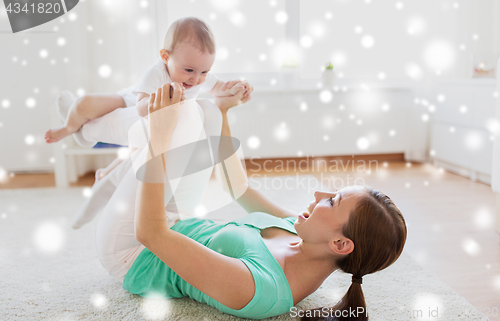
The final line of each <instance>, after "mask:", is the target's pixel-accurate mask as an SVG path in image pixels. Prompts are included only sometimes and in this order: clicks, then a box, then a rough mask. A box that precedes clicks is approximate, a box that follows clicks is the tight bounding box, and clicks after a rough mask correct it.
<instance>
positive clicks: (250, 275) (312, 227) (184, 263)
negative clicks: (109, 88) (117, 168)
mask: <svg viewBox="0 0 500 321" xmlns="http://www.w3.org/2000/svg"><path fill="white" fill-rule="evenodd" d="M169 90H170V88H169V85H166V86H165V87H164V88H163V90H159V91H158V92H157V94H156V95H152V96H151V100H150V102H149V105H150V106H149V110H150V117H149V121H150V129H149V130H150V141H151V142H155V144H156V145H157V146H158V144H159V145H161V147H162V148H163V150H168V145H169V144H170V139H171V137H172V132H173V128H174V127H175V124H176V122H177V117H178V112H179V108H180V106H179V101H180V88H179V87H177V86H174V94H173V97H172V98H170V97H169V95H163V94H162V92H167V93H168V92H169ZM219 107H220V110H221V115H220V116H219V117H222V135H226V136H229V135H230V132H229V127H228V123H227V117H226V112H227V110H228V106H224V105H223V104H222V105H221V104H219ZM159 110H162V112H163V115H165V118H164V120H163V121H162V124H163V125H162V126H159V127H156V123H155V122H154V118H155V117H153V116H154V114H152V113H154V112H157V111H159ZM164 122H167V124H166V126H165V124H164ZM166 159H168V152H166V153H163V154H161V155H159V156H157V157H154V158H152V159H151V160H150V161H149V162H147V163H146V165H145V166H146V168H145V171H146V172H147V173H148V175H158V176H161V177H162V176H163V175H164V168H165V160H166ZM134 184H138V189H137V191H130V186H134ZM164 189H165V186H164V184H163V183H143V182H137V180H136V178H135V176H134V175H125V176H124V177H123V179H122V181H121V182H120V184H119V186H118V188H117V189H116V191H115V193H114V194H113V196H112V197H111V199H110V200H109V202H108V204H107V206H106V208H105V210H104V212H103V214H102V215H101V218H100V220H99V223H98V230H97V242H98V252H99V255H100V258H101V261H102V263H103V265H104V266H105V267H106V268H107V269H108V270H109V271H110V274H111V275H113V276H115V277H117V278H119V279H121V280H123V287H124V288H125V289H126V290H128V291H130V292H131V293H135V294H139V295H141V296H144V297H155V298H158V297H162V298H177V297H185V296H188V297H190V298H192V299H194V300H196V301H199V302H203V303H206V304H208V305H211V306H214V307H216V308H217V309H219V310H220V311H223V312H226V313H229V314H232V315H235V316H239V317H246V318H255V319H261V318H266V317H271V316H276V315H279V314H283V313H287V312H290V309H291V308H292V307H293V306H294V305H295V304H297V303H298V302H300V301H301V300H302V299H304V298H305V297H307V296H308V295H310V294H311V293H313V292H314V291H316V290H317V289H318V287H319V286H320V285H321V284H322V283H323V281H325V279H326V278H327V277H328V276H329V275H330V274H331V273H332V272H334V271H335V270H337V269H341V270H342V271H344V272H346V273H351V274H352V275H353V276H352V284H351V286H350V287H349V290H348V291H347V293H346V295H345V296H344V297H343V298H342V300H341V301H340V302H339V303H338V304H337V305H336V306H335V307H334V310H337V311H339V312H340V313H337V314H336V315H337V316H338V315H343V316H349V317H350V318H351V319H353V320H354V319H355V320H365V319H366V318H367V313H366V305H365V300H364V296H363V292H362V289H361V284H362V277H363V276H364V275H366V274H370V273H374V272H376V271H380V270H382V269H384V268H386V267H388V266H389V265H391V264H392V263H393V262H394V261H395V260H396V259H397V258H398V257H399V255H400V254H401V252H402V250H403V246H404V243H405V240H406V225H405V221H404V218H403V216H402V215H401V212H400V211H399V210H398V208H397V207H396V206H395V205H394V203H393V202H392V201H391V199H390V198H389V197H388V196H386V195H384V194H382V193H380V192H379V191H376V190H374V189H371V188H368V187H360V186H357V187H346V188H343V189H341V190H339V191H337V192H333V193H325V192H316V193H315V194H314V201H313V202H311V203H310V204H309V206H308V208H307V209H308V211H307V212H304V213H302V214H300V215H298V216H297V214H294V213H292V212H289V211H287V210H285V209H283V208H281V207H279V206H277V205H275V204H274V203H272V202H271V201H269V200H267V199H265V198H264V197H262V196H261V195H260V194H259V193H258V192H257V191H256V190H253V189H252V188H250V187H249V188H248V189H247V191H246V192H245V194H244V195H243V196H242V197H240V198H239V199H238V200H237V201H238V202H239V203H240V205H242V206H243V207H244V208H245V210H247V211H248V212H249V213H251V214H249V215H247V216H245V217H244V218H242V219H239V220H236V221H234V222H231V223H228V224H217V223H214V222H212V221H208V220H200V219H196V218H190V219H185V220H181V221H178V222H177V223H176V224H175V225H173V226H172V227H171V228H169V224H167V219H166V215H165V206H164V204H165V199H164V195H165V193H164ZM135 195H136V196H137V199H136V201H135V211H134V209H133V208H130V206H131V205H132V206H133V205H134V201H133V198H134V196H135ZM322 311H323V310H322ZM310 312H314V311H310ZM317 312H320V310H317ZM316 315H317V316H319V315H321V316H324V314H316Z"/></svg>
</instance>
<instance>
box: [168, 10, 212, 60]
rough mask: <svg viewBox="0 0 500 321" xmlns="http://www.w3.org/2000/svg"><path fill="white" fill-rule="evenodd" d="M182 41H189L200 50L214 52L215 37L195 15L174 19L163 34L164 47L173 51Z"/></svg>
mask: <svg viewBox="0 0 500 321" xmlns="http://www.w3.org/2000/svg"><path fill="white" fill-rule="evenodd" d="M182 42H191V43H192V44H193V45H194V46H196V47H197V48H198V49H199V50H200V51H201V52H208V53H209V54H211V55H213V54H215V39H214V35H213V34H212V31H211V30H210V28H209V27H208V25H207V24H206V23H205V22H203V21H202V20H200V19H198V18H195V17H185V18H180V19H178V20H176V21H174V22H173V23H172V24H171V25H170V27H169V28H168V31H167V35H166V36H165V43H164V47H163V48H164V49H166V50H167V51H168V52H170V53H173V52H174V51H175V48H176V47H177V46H178V45H179V44H180V43H182Z"/></svg>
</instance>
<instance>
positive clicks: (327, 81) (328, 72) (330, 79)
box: [322, 62, 335, 87]
mask: <svg viewBox="0 0 500 321" xmlns="http://www.w3.org/2000/svg"><path fill="white" fill-rule="evenodd" d="M322 80H323V81H322V82H323V86H325V87H330V86H333V83H334V81H335V73H334V71H333V65H332V63H331V62H329V63H327V64H326V66H325V69H324V70H323V74H322Z"/></svg>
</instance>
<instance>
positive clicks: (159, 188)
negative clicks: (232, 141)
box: [135, 84, 255, 309]
mask: <svg viewBox="0 0 500 321" xmlns="http://www.w3.org/2000/svg"><path fill="white" fill-rule="evenodd" d="M169 86H170V85H168V84H167V85H165V86H164V87H163V89H162V90H159V91H157V93H156V95H154V94H153V95H151V96H152V97H151V99H150V107H149V122H150V142H151V145H150V146H149V147H150V150H151V151H152V155H151V156H152V158H151V159H150V160H149V161H148V162H147V163H146V164H145V165H144V166H145V168H144V169H145V171H144V174H145V175H146V176H150V175H161V176H160V177H163V175H164V174H165V159H166V157H168V154H167V153H166V151H167V150H168V147H169V144H170V139H171V137H172V132H173V129H174V127H175V123H176V122H177V116H178V109H179V101H180V94H179V90H180V86H179V87H177V86H178V85H177V86H175V84H174V88H175V89H174V94H173V97H172V99H170V98H168V99H167V98H164V97H166V95H165V93H168V91H169ZM155 96H156V97H155ZM162 98H164V99H162ZM160 102H161V103H160ZM153 103H154V107H151V105H152V104H153ZM167 106H168V107H167ZM164 107H167V111H168V112H166V113H162V115H160V116H161V117H160V119H158V118H156V116H155V114H154V113H155V112H157V111H158V110H160V109H162V108H164ZM160 125H161V126H160ZM155 155H157V156H156V157H155ZM164 189H165V186H164V184H163V183H143V182H139V186H138V193H137V201H136V217H135V235H136V238H137V240H138V241H139V242H141V243H142V244H144V246H146V247H147V248H148V249H149V250H150V251H151V252H153V253H154V254H155V255H156V256H157V257H158V258H159V259H160V260H162V261H163V262H164V263H165V264H167V265H168V266H169V267H170V268H171V269H172V270H173V271H174V272H175V273H177V274H178V275H179V276H180V277H181V278H182V279H184V280H185V281H186V282H188V283H189V284H190V285H192V286H193V287H195V288H196V289H198V290H200V291H201V292H203V293H205V294H206V295H208V296H209V297H211V298H213V299H214V300H216V301H218V302H220V303H222V304H223V305H225V306H227V307H229V308H232V309H241V308H243V307H244V306H245V305H246V304H248V302H250V301H251V300H252V298H253V296H254V294H255V283H254V280H253V277H252V274H251V272H250V270H249V269H248V268H247V267H246V265H245V264H244V263H243V262H242V261H240V260H238V259H236V258H231V257H228V256H225V255H222V254H220V253H217V252H215V251H213V250H211V249H209V248H207V247H205V246H203V245H202V244H200V243H198V242H196V241H194V240H192V239H190V238H189V237H187V236H185V235H183V234H180V233H177V232H175V231H172V230H170V229H169V228H168V226H167V221H166V215H165V205H164V201H165V200H164Z"/></svg>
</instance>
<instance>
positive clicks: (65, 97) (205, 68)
mask: <svg viewBox="0 0 500 321" xmlns="http://www.w3.org/2000/svg"><path fill="white" fill-rule="evenodd" d="M214 60H215V41H214V37H213V34H212V32H211V30H210V29H209V27H208V26H207V25H206V24H205V23H204V22H203V21H201V20H200V19H198V18H194V17H186V18H181V19H179V20H177V21H175V22H174V23H172V25H171V26H170V27H169V29H168V31H167V34H166V36H165V43H164V49H162V50H160V57H159V58H158V60H157V61H156V62H155V63H154V64H153V66H151V67H150V68H149V69H148V70H147V71H146V72H145V73H144V75H143V76H142V78H141V79H140V80H139V82H138V83H137V85H136V86H135V87H130V88H127V89H124V90H121V91H119V92H118V93H116V94H89V95H85V96H83V97H81V98H79V99H77V98H76V97H75V96H74V95H73V94H72V93H70V92H67V91H65V92H63V93H62V94H61V95H59V97H58V99H57V107H58V112H59V114H60V115H61V117H63V118H65V124H64V125H63V126H61V127H58V128H53V129H49V130H48V131H47V132H46V133H45V141H46V142H47V143H55V142H58V141H59V140H61V139H63V138H64V137H66V136H68V135H71V134H74V135H73V136H74V137H75V140H76V141H77V143H78V144H80V145H81V146H83V147H92V146H93V145H95V143H96V142H89V141H86V140H85V139H84V137H82V135H81V131H80V132H79V130H80V128H81V127H82V125H83V124H85V123H86V122H88V121H89V120H92V119H96V118H99V117H101V116H103V115H105V114H108V113H110V112H112V111H114V110H116V109H118V108H123V107H129V106H134V105H135V106H136V108H137V113H138V115H139V116H141V117H144V116H146V115H147V114H148V101H149V96H150V95H151V94H152V93H154V92H156V90H157V88H160V87H162V86H163V85H164V84H166V83H173V82H177V83H179V84H181V85H182V86H183V88H184V89H185V91H184V97H183V98H184V99H192V98H196V97H197V95H198V92H199V91H206V92H209V93H210V94H212V95H213V96H215V97H224V96H234V95H235V94H237V93H238V92H239V91H242V90H243V91H244V95H243V97H244V99H245V100H249V99H250V94H251V92H252V90H253V88H252V86H250V85H249V84H248V82H246V81H240V82H238V83H237V84H236V85H233V86H232V87H230V86H228V84H229V82H227V83H225V82H223V81H220V80H218V79H217V78H216V77H215V76H214V75H213V74H211V73H209V72H210V69H211V68H212V65H213V63H214ZM75 133H76V134H75Z"/></svg>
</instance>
